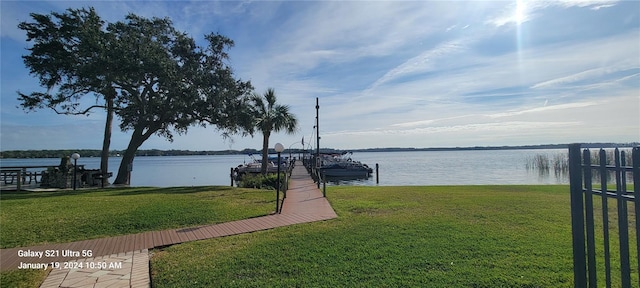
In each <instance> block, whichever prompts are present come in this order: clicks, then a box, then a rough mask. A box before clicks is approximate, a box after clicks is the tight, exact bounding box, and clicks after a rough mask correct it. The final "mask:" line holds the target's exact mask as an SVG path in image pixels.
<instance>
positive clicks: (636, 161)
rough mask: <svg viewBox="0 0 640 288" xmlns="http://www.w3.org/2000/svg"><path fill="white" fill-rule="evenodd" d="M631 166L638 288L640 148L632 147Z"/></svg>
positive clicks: (639, 266)
mask: <svg viewBox="0 0 640 288" xmlns="http://www.w3.org/2000/svg"><path fill="white" fill-rule="evenodd" d="M631 165H633V168H632V169H633V170H632V173H633V195H634V196H633V201H634V205H633V206H634V207H635V212H636V217H635V218H636V246H637V247H636V253H637V260H638V277H639V278H638V287H640V229H638V228H640V217H638V215H640V203H639V202H638V201H639V200H638V199H640V147H634V148H633V150H632V151H631Z"/></svg>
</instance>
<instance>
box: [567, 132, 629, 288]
mask: <svg viewBox="0 0 640 288" xmlns="http://www.w3.org/2000/svg"><path fill="white" fill-rule="evenodd" d="M607 154H609V155H607ZM594 156H596V155H594ZM593 158H594V159H598V160H597V161H598V162H597V163H593V162H595V161H593V160H592V155H591V152H590V151H589V150H588V149H585V150H584V151H581V150H580V144H571V145H569V178H570V185H571V227H572V233H573V272H574V286H575V287H581V288H582V287H598V280H602V278H604V281H605V285H606V287H612V285H614V286H615V287H632V286H633V287H640V282H639V281H640V268H639V267H640V242H639V241H638V239H640V229H639V228H640V227H639V226H640V217H637V215H640V205H638V203H636V199H640V147H635V148H633V149H632V151H631V157H630V158H629V157H628V154H627V153H626V152H625V151H620V150H619V149H615V150H614V152H613V155H611V153H607V152H606V151H605V150H603V149H600V151H599V152H598V155H597V157H593ZM607 158H609V159H607ZM611 158H613V159H611ZM629 159H631V162H632V163H628V162H629ZM594 176H598V177H594ZM629 178H631V179H629ZM594 180H595V181H594ZM594 182H595V183H594ZM632 270H633V272H632ZM612 273H613V274H612ZM616 273H617V274H616ZM618 275H619V278H618ZM632 279H633V281H632ZM600 283H601V282H600ZM632 283H633V284H632ZM600 285H601V286H603V285H602V284H600Z"/></svg>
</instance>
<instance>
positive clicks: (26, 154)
mask: <svg viewBox="0 0 640 288" xmlns="http://www.w3.org/2000/svg"><path fill="white" fill-rule="evenodd" d="M638 146H640V142H632V143H584V144H582V148H623V147H638ZM567 147H568V146H567V144H543V145H523V146H484V147H483V146H476V147H448V148H447V147H443V148H411V147H408V148H400V147H390V148H366V149H350V150H343V149H333V148H321V149H320V153H338V154H340V153H344V152H409V151H455V150H517V149H565V148H567ZM125 151H126V150H111V151H109V156H111V157H114V156H116V157H117V156H120V155H122V154H123V153H124V152H125ZM306 151H307V152H308V151H309V150H306ZM289 152H291V153H294V154H298V153H301V152H303V150H301V149H291V150H289V149H286V150H285V151H284V153H285V154H288V153H289ZM73 153H79V154H80V155H81V157H100V155H101V154H100V153H101V150H92V149H80V150H69V149H62V150H11V151H0V158H59V157H64V156H69V155H71V154H73ZM269 153H270V154H275V153H276V152H275V151H274V150H273V148H269ZM312 153H315V149H314V150H312ZM249 154H256V155H260V154H262V150H261V149H250V148H246V149H243V150H232V149H229V150H219V151H210V150H198V151H191V150H160V149H148V150H138V151H137V152H136V156H188V155H249Z"/></svg>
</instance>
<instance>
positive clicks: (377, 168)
mask: <svg viewBox="0 0 640 288" xmlns="http://www.w3.org/2000/svg"><path fill="white" fill-rule="evenodd" d="M379 168H380V165H378V163H376V184H379V183H380V173H379V171H380V170H379Z"/></svg>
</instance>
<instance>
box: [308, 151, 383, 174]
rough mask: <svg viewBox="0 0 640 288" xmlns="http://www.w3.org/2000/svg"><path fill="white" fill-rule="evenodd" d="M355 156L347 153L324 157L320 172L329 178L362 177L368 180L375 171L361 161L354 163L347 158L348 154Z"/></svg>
mask: <svg viewBox="0 0 640 288" xmlns="http://www.w3.org/2000/svg"><path fill="white" fill-rule="evenodd" d="M349 153H350V154H353V153H352V152H348V153H347V152H345V153H343V154H341V155H340V154H328V155H327V154H325V155H321V156H322V158H321V159H322V165H321V166H320V172H321V173H322V174H323V175H325V176H327V177H361V178H368V177H369V176H370V175H371V173H372V172H373V169H371V168H370V167H369V166H367V164H364V163H361V162H359V161H353V160H352V159H351V158H350V157H348V158H345V157H344V156H345V155H347V154H349Z"/></svg>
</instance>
